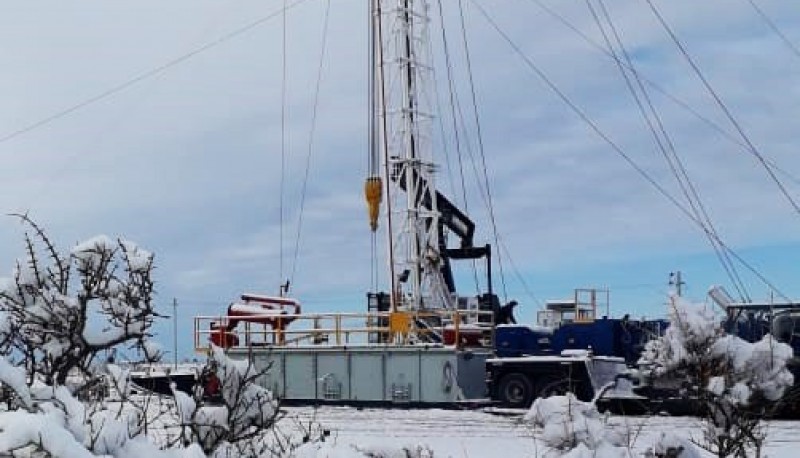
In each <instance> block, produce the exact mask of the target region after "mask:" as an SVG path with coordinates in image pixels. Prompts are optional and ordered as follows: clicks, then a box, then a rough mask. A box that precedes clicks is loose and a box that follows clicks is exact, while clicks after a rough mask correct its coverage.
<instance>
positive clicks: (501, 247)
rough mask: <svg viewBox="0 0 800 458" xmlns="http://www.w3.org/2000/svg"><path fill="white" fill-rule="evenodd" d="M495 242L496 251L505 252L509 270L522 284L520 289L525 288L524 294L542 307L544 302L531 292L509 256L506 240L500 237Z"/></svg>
mask: <svg viewBox="0 0 800 458" xmlns="http://www.w3.org/2000/svg"><path fill="white" fill-rule="evenodd" d="M497 243H498V245H499V250H497V251H504V252H505V253H506V256H507V257H508V262H509V264H510V265H511V270H513V271H514V275H515V276H516V277H517V280H518V281H519V283H520V284H521V285H522V289H524V290H525V294H527V295H528V296H529V297H530V298H531V299H533V302H534V303H535V304H536V306H537V307H539V308H542V307H543V305H544V303H543V302H542V301H541V300H539V298H538V297H536V295H535V294H533V290H531V288H530V287H529V286H528V282H526V281H525V277H523V276H522V273H521V272H520V270H519V269H518V268H517V265H516V264H515V263H514V259H513V258H512V257H511V252H510V251H509V250H508V247H507V246H506V242H505V241H504V240H503V239H500V240H499V241H498V242H497Z"/></svg>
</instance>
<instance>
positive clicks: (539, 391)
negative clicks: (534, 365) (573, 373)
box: [536, 377, 570, 398]
mask: <svg viewBox="0 0 800 458" xmlns="http://www.w3.org/2000/svg"><path fill="white" fill-rule="evenodd" d="M568 391H570V383H569V380H568V379H564V378H560V377H546V378H544V379H542V380H540V381H539V382H538V383H537V384H536V397H538V398H547V397H550V396H562V395H564V394H567V392H568Z"/></svg>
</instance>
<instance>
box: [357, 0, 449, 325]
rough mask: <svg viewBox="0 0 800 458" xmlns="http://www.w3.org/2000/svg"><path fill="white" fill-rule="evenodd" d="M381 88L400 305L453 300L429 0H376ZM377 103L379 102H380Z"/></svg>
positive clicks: (397, 302)
mask: <svg viewBox="0 0 800 458" xmlns="http://www.w3.org/2000/svg"><path fill="white" fill-rule="evenodd" d="M373 8H374V17H373V19H374V21H373V25H374V26H375V27H377V28H378V32H377V33H375V32H373V39H375V40H376V42H377V47H378V48H379V49H378V50H376V51H374V53H375V54H374V56H375V64H376V69H375V74H376V76H377V80H378V81H377V84H376V85H375V87H376V89H375V90H374V91H373V96H374V97H375V103H376V104H377V106H378V107H379V109H378V110H376V113H377V114H378V116H379V118H380V119H379V121H378V122H379V125H380V126H381V127H380V130H381V131H382V135H381V136H380V137H382V139H383V141H382V145H381V146H382V149H383V162H384V166H385V167H384V170H385V173H386V174H388V177H387V178H388V179H386V183H387V191H388V193H387V194H388V200H389V204H388V206H389V212H390V215H389V217H390V218H391V221H392V222H391V224H389V226H390V227H389V228H388V231H389V243H390V260H389V262H390V264H391V266H390V272H391V275H392V280H393V281H392V284H393V289H394V291H395V293H394V299H393V301H394V306H395V307H396V308H398V309H405V310H419V309H436V308H443V307H449V306H450V305H451V304H450V302H451V301H452V299H451V296H450V293H449V291H448V289H447V287H446V285H445V283H444V281H443V278H442V275H441V271H440V264H441V253H440V239H441V234H440V230H441V228H440V224H439V218H440V213H439V209H438V207H437V199H436V189H435V180H434V173H433V172H434V162H433V154H432V136H431V132H432V128H431V126H432V120H433V112H432V107H433V106H434V104H433V86H432V85H433V75H432V66H431V60H430V42H429V28H428V26H429V23H430V19H429V15H428V12H429V6H428V3H427V1H424V0H375V1H374V3H373ZM373 106H375V105H373Z"/></svg>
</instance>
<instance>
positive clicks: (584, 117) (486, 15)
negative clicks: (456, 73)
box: [471, 0, 791, 301]
mask: <svg viewBox="0 0 800 458" xmlns="http://www.w3.org/2000/svg"><path fill="white" fill-rule="evenodd" d="M648 1H649V0H648ZM471 2H472V4H473V5H475V7H476V8H477V9H478V11H479V12H480V13H481V15H482V16H483V17H484V19H486V21H487V22H488V23H489V25H490V26H491V27H492V28H493V29H494V30H495V31H496V32H497V33H498V35H500V37H501V38H502V39H503V40H504V41H505V42H506V43H507V44H508V45H509V47H510V48H511V49H512V50H513V51H514V53H515V54H517V55H518V56H519V57H520V59H522V61H523V62H524V63H525V64H526V65H527V66H528V68H529V69H530V70H531V71H532V72H533V73H534V74H535V75H536V76H537V77H538V78H539V79H540V80H541V81H542V82H543V83H544V84H545V85H546V86H547V87H548V88H549V89H550V90H551V91H552V92H553V93H554V94H555V95H556V96H558V98H559V99H561V101H562V102H563V103H564V104H565V105H567V107H569V109H570V110H572V111H573V112H574V113H575V115H577V116H578V117H579V118H580V119H581V120H582V121H583V122H584V123H585V124H586V125H587V126H588V127H589V128H590V129H591V130H592V131H593V132H594V133H595V134H597V135H598V136H599V137H600V138H601V139H602V140H603V141H604V142H606V144H608V145H609V146H610V147H611V148H612V149H613V151H614V152H615V153H617V154H618V155H619V156H620V157H621V158H622V159H624V160H625V162H627V163H628V165H630V166H631V167H632V168H633V169H634V170H635V171H636V172H637V173H638V174H639V175H640V176H641V177H642V178H644V179H645V181H647V182H648V183H649V184H650V185H651V186H653V187H654V188H655V189H656V191H658V193H659V194H661V195H662V196H663V197H664V198H666V199H667V200H668V201H669V202H670V203H672V205H673V206H675V207H676V208H677V209H678V210H680V212H681V213H683V215H684V216H686V217H687V218H688V219H689V220H690V221H692V222H693V223H695V224H696V225H697V226H698V227H699V228H700V229H701V230H702V231H703V232H704V233H706V234H707V235H709V236H710V237H714V238H715V240H716V242H717V243H718V244H719V246H721V247H722V248H724V249H725V250H726V251H727V252H728V253H729V254H730V255H731V256H733V257H734V258H735V259H736V260H737V261H739V263H740V264H742V265H743V266H744V267H745V268H746V269H747V270H749V271H750V272H751V273H752V274H753V275H755V276H756V277H757V278H758V279H759V280H761V281H762V282H763V283H764V284H765V285H766V286H767V287H769V288H770V289H772V290H773V291H775V293H776V294H777V295H779V296H780V297H782V298H784V299H786V300H787V301H790V300H791V299H789V298H788V296H786V295H785V294H784V293H782V292H781V291H780V290H779V289H778V288H777V287H776V286H775V285H774V284H773V283H772V282H770V281H769V279H767V278H766V277H765V276H764V275H763V274H762V273H761V272H759V271H758V270H757V269H756V268H755V267H754V266H752V265H751V264H750V263H748V262H747V261H746V260H744V259H743V258H742V257H741V256H739V255H738V254H737V253H736V252H735V251H733V249H731V248H730V247H729V246H728V245H726V244H725V243H724V242H723V241H722V240H720V239H719V238H718V237H716V236H715V234H713V233H710V232H709V231H708V229H707V228H706V227H705V226H704V225H703V224H702V221H700V220H699V219H697V218H696V217H695V215H693V214H692V212H690V211H689V210H688V209H687V208H686V207H685V206H684V205H683V204H681V203H680V202H679V201H678V200H677V199H676V198H675V197H674V196H672V195H671V194H670V193H669V192H668V191H667V190H666V189H664V187H663V186H661V184H659V183H658V182H657V181H656V180H655V179H654V178H653V177H652V176H651V175H650V174H649V173H647V171H646V170H644V169H643V168H642V167H641V166H639V164H637V163H636V161H634V160H633V159H632V158H631V157H630V155H628V154H627V153H626V152H625V151H624V150H623V149H622V148H621V147H620V146H619V145H618V144H617V143H616V142H615V141H614V140H613V139H611V138H610V137H609V136H608V135H607V134H606V133H605V132H603V131H602V130H601V129H600V127H599V126H598V125H597V124H596V123H595V122H594V121H592V120H591V119H590V118H589V116H588V115H587V114H586V113H585V112H584V111H583V110H581V108H580V107H578V105H576V104H575V103H574V102H573V101H572V100H571V99H570V98H569V97H568V96H567V95H566V93H564V92H563V91H562V90H561V89H560V88H559V87H558V86H557V85H556V84H555V83H554V82H553V80H552V79H550V77H549V76H548V75H547V74H546V73H545V72H544V71H543V70H542V69H541V68H539V66H538V65H536V63H535V62H534V61H533V60H532V59H531V58H530V57H528V55H527V54H525V53H524V52H523V51H522V49H521V48H520V47H519V45H517V43H515V42H514V40H512V39H511V37H510V36H508V34H507V33H505V31H503V29H501V28H500V26H499V25H498V24H497V22H496V21H495V20H494V19H493V18H492V16H490V15H489V13H488V12H487V11H486V9H485V8H483V7H482V6H481V5H480V4H479V3H478V1H477V0H471Z"/></svg>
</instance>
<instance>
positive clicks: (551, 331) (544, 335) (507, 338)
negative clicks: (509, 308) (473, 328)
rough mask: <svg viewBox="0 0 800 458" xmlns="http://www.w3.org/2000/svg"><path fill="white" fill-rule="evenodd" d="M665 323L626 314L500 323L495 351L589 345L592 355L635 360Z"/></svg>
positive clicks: (512, 353)
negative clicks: (546, 323) (548, 323)
mask: <svg viewBox="0 0 800 458" xmlns="http://www.w3.org/2000/svg"><path fill="white" fill-rule="evenodd" d="M667 325H668V321H667V320H630V319H628V317H627V316H625V317H623V318H606V317H603V318H601V319H598V320H592V321H586V322H564V323H561V324H560V325H558V326H557V327H555V328H545V327H541V326H536V327H530V326H526V325H500V326H497V328H496V329H495V352H496V353H497V356H498V357H500V358H503V357H517V356H538V355H560V354H561V352H562V351H564V350H587V349H591V350H592V353H593V354H595V355H599V356H616V357H620V358H624V359H625V362H626V363H628V364H635V363H636V361H637V360H638V359H639V357H640V356H641V353H642V350H643V349H644V345H645V343H647V341H648V340H651V339H652V338H654V337H657V336H659V335H661V334H662V333H663V332H664V329H666V327H667Z"/></svg>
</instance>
